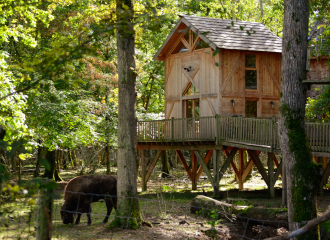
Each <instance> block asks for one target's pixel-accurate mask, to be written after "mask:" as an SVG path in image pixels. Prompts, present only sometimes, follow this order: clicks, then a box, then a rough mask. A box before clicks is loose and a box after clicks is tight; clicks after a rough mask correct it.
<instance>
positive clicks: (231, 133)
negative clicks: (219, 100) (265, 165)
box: [137, 115, 330, 152]
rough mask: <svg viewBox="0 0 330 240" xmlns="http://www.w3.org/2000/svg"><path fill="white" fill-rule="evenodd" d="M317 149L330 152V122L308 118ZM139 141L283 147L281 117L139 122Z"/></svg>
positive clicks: (311, 137) (313, 145) (313, 144)
mask: <svg viewBox="0 0 330 240" xmlns="http://www.w3.org/2000/svg"><path fill="white" fill-rule="evenodd" d="M306 132H307V136H308V138H309V140H310V146H311V148H312V151H313V152H330V122H328V123H319V122H311V121H306ZM137 139H138V142H171V141H174V142H178V141H179V142H182V141H216V143H217V144H220V143H221V142H233V143H240V144H254V145H257V146H268V147H270V148H272V149H280V144H279V136H278V132H277V119H276V118H275V117H273V118H244V117H223V116H220V115H217V116H215V117H213V116H212V117H200V118H180V119H175V118H172V119H165V120H158V121H139V122H138V126H137Z"/></svg>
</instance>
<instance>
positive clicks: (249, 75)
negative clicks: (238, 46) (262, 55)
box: [245, 54, 258, 90]
mask: <svg viewBox="0 0 330 240" xmlns="http://www.w3.org/2000/svg"><path fill="white" fill-rule="evenodd" d="M257 79H258V77H257V56H256V55H253V54H246V55H245V89H252V90H257Z"/></svg>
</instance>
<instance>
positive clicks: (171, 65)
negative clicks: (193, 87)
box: [165, 58, 176, 85]
mask: <svg viewBox="0 0 330 240" xmlns="http://www.w3.org/2000/svg"><path fill="white" fill-rule="evenodd" d="M168 61H169V62H170V64H169V65H170V66H169V68H168V72H167V75H166V79H165V85H166V84H167V81H168V79H169V77H170V74H171V71H172V68H173V65H174V62H175V61H176V59H175V58H174V59H168ZM171 62H172V63H171Z"/></svg>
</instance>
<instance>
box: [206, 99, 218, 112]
mask: <svg viewBox="0 0 330 240" xmlns="http://www.w3.org/2000/svg"><path fill="white" fill-rule="evenodd" d="M206 99H207V102H208V103H209V106H210V108H211V111H212V113H213V116H215V114H216V112H215V109H214V107H213V105H212V103H211V99H210V98H206Z"/></svg>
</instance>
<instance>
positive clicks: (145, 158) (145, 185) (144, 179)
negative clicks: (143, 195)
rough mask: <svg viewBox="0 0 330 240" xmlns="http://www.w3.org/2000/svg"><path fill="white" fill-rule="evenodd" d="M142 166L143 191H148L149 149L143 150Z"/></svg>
mask: <svg viewBox="0 0 330 240" xmlns="http://www.w3.org/2000/svg"><path fill="white" fill-rule="evenodd" d="M141 158H142V159H141V165H142V166H141V167H142V179H141V180H142V192H144V191H147V182H146V174H147V150H141Z"/></svg>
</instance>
